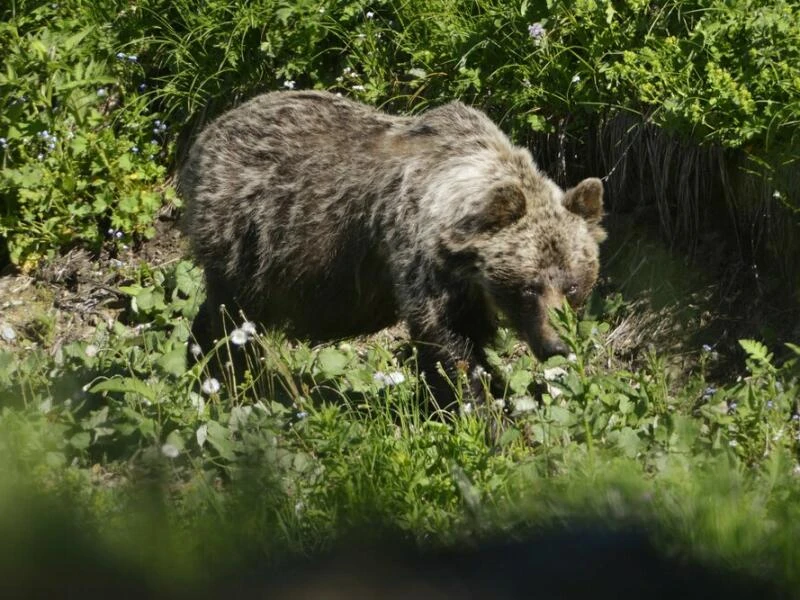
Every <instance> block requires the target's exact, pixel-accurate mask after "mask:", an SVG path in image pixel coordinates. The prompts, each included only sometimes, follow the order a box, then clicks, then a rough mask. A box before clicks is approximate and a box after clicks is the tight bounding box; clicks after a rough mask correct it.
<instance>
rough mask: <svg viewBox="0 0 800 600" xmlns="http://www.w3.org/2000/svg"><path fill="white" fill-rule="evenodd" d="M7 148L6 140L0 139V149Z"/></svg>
mask: <svg viewBox="0 0 800 600" xmlns="http://www.w3.org/2000/svg"><path fill="white" fill-rule="evenodd" d="M7 146H8V140H6V138H0V148H5V147H7Z"/></svg>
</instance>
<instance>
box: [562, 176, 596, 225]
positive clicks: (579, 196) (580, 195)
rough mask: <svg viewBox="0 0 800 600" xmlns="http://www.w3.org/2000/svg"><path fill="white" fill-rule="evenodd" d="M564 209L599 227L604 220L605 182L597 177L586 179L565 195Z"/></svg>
mask: <svg viewBox="0 0 800 600" xmlns="http://www.w3.org/2000/svg"><path fill="white" fill-rule="evenodd" d="M563 203H564V208H566V209H567V210H568V211H570V212H571V213H575V214H576V215H578V216H581V217H583V218H584V219H586V220H587V221H588V222H589V223H590V224H592V225H597V224H598V223H600V220H601V219H602V218H603V182H602V181H600V180H599V179H597V178H596V177H590V178H589V179H584V180H583V181H581V182H580V183H579V184H578V185H576V186H575V187H574V188H571V189H569V190H567V191H566V193H565V194H564V200H563Z"/></svg>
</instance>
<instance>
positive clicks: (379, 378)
mask: <svg viewBox="0 0 800 600" xmlns="http://www.w3.org/2000/svg"><path fill="white" fill-rule="evenodd" d="M372 379H373V380H374V381H376V382H378V383H381V384H383V385H385V386H388V387H392V386H394V385H400V384H401V383H403V382H404V381H405V380H406V376H405V375H403V374H402V373H401V372H400V371H392V372H391V373H384V372H383V371H378V372H376V373H375V374H374V375H373V376H372Z"/></svg>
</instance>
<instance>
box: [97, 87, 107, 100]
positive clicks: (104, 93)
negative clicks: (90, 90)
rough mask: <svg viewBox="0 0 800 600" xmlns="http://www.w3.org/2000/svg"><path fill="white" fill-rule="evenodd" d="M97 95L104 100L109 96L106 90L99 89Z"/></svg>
mask: <svg viewBox="0 0 800 600" xmlns="http://www.w3.org/2000/svg"><path fill="white" fill-rule="evenodd" d="M97 95H98V96H100V97H101V98H104V97H105V96H108V91H107V90H106V88H99V89H98V90H97Z"/></svg>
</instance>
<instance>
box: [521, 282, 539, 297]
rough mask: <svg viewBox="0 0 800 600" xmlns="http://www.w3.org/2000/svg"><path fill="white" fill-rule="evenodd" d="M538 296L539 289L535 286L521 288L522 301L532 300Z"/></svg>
mask: <svg viewBox="0 0 800 600" xmlns="http://www.w3.org/2000/svg"><path fill="white" fill-rule="evenodd" d="M538 295H539V288H538V286H535V285H526V286H525V287H524V288H522V298H523V299H524V300H533V299H534V298H536V296H538Z"/></svg>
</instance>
